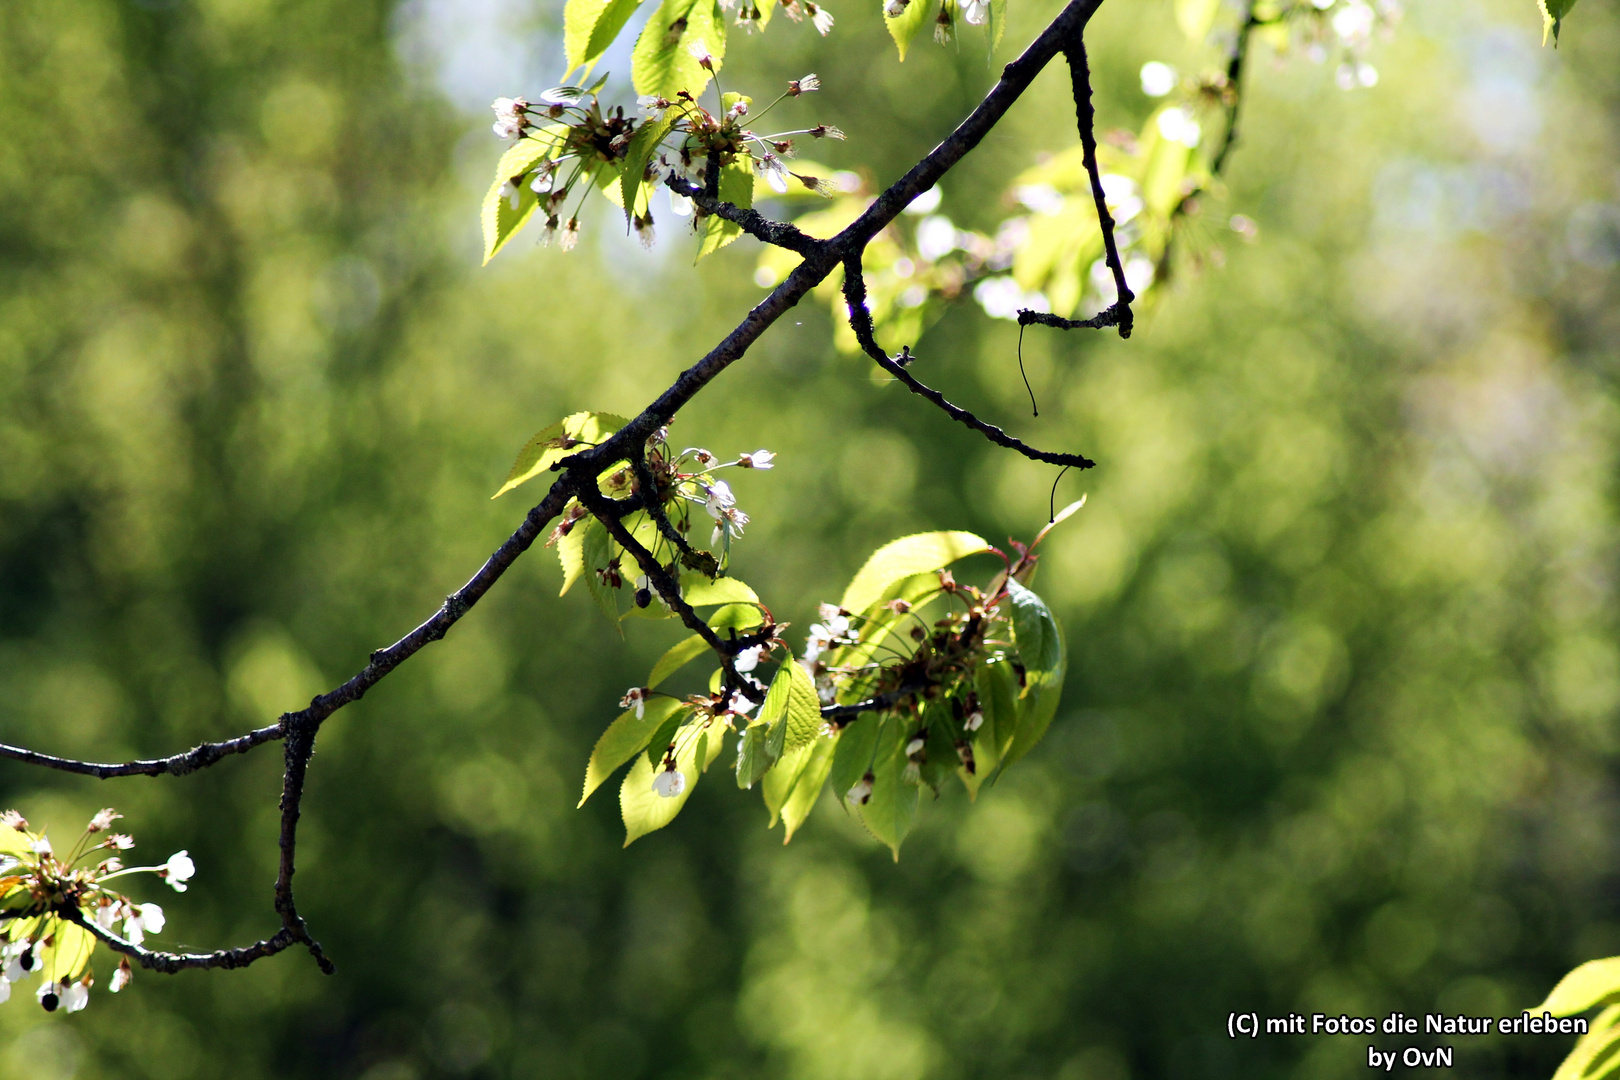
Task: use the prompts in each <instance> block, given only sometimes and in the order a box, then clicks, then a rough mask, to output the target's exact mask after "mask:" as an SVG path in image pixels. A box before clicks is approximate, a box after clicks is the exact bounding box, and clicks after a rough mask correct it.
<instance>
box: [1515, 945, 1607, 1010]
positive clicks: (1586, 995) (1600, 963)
mask: <svg viewBox="0 0 1620 1080" xmlns="http://www.w3.org/2000/svg"><path fill="white" fill-rule="evenodd" d="M1617 995H1620V956H1611V957H1609V958H1608V959H1607V960H1588V961H1587V962H1586V963H1584V964H1582V965H1581V966H1580V967H1578V968H1576V969H1575V970H1574V971H1572V972H1570V973H1569V974H1568V975H1565V976H1564V977H1563V978H1562V979H1559V980H1558V985H1557V986H1555V987H1553V990H1552V993H1550V994H1548V995H1547V1000H1546V1001H1543V1002H1542V1003H1541V1004H1540V1005H1537V1006H1536V1007H1535V1008H1534V1009H1532V1010H1531V1011H1532V1012H1538V1013H1540V1012H1550V1013H1552V1014H1553V1015H1554V1016H1574V1015H1575V1014H1576V1013H1579V1012H1585V1011H1586V1010H1587V1009H1590V1008H1591V1007H1592V1006H1594V1005H1602V1004H1607V1003H1609V1002H1608V999H1609V998H1610V997H1613V996H1617Z"/></svg>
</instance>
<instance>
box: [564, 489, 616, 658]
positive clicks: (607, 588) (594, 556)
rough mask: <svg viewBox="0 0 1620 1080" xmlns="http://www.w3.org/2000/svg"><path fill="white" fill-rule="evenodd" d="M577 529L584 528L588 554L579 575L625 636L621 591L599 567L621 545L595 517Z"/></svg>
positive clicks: (584, 543)
mask: <svg viewBox="0 0 1620 1080" xmlns="http://www.w3.org/2000/svg"><path fill="white" fill-rule="evenodd" d="M574 528H575V529H576V530H583V532H584V534H585V535H584V536H583V537H582V538H581V548H582V554H583V555H584V557H585V572H584V573H583V574H581V575H580V576H581V577H583V578H584V579H585V588H586V589H587V590H589V591H590V594H591V599H592V600H595V601H596V606H597V607H599V608H601V609H602V614H604V615H606V616H607V618H608V622H610V623H612V624H613V629H614V631H615V632H617V633H618V635H619V636H620V637H623V636H624V628H623V627H621V626H620V625H619V590H618V589H615V588H613V587H612V586H611V585H608V584H607V583H606V582H604V581H603V580H602V575H601V574H599V573H597V571H598V570H601V569H604V568H606V567H607V566H608V564H609V563H610V562H611V561H612V560H613V558H614V557H615V556H616V555H617V554H618V546H617V545H616V544H614V542H613V537H611V536H609V535H608V531H607V529H606V528H604V527H603V525H602V523H601V522H600V521H598V520H596V519H595V518H586V519H585V520H584V521H583V522H581V523H580V524H579V525H576V526H574Z"/></svg>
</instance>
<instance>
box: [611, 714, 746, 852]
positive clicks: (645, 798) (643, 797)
mask: <svg viewBox="0 0 1620 1080" xmlns="http://www.w3.org/2000/svg"><path fill="white" fill-rule="evenodd" d="M704 725H708V727H707V730H706V731H702V732H700V731H699V730H698V729H699V728H701V727H703V726H704ZM677 742H678V743H679V749H678V750H677V751H676V754H675V767H676V768H677V769H679V770H680V771H681V773H682V774H683V775H684V776H685V777H686V787H685V789H684V790H683V791H682V792H681V793H680V794H679V795H676V796H675V797H674V798H670V799H666V798H664V797H663V796H662V795H660V794H658V793H657V792H656V791H654V790H653V786H652V784H653V778H654V776H656V775H657V771H658V768H659V767H658V766H654V765H651V764H649V763H648V762H647V756H646V755H645V754H643V755H641V756H639V757H637V758H636V763H635V764H634V765H632V766H630V771H629V772H628V773H626V774H625V777H624V783H623V784H621V785H620V786H619V813H620V815H621V816H622V817H623V818H624V846H625V847H629V846H630V845H631V844H632V843H634V842H635V841H636V840H637V839H639V838H640V837H643V836H646V835H647V834H648V833H650V832H654V831H656V830H658V829H662V828H663V827H664V826H665V825H668V824H669V823H670V822H671V821H674V820H675V815H677V814H679V813H680V812H681V807H683V806H685V805H686V800H687V799H688V798H690V797H691V795H692V791H693V789H694V788H696V787H697V782H698V778H699V777H700V776H701V775H702V774H703V771H704V770H705V769H707V768H708V767H709V764H710V763H711V762H712V761H714V759H715V758H717V757H719V756H720V750H721V748H722V747H723V746H724V744H725V729H724V728H723V727H721V726H719V725H717V724H715V723H714V721H713V720H701V721H694V722H693V723H691V724H688V725H687V726H686V727H685V728H682V729H681V732H680V734H679V736H678V738H677ZM700 754H701V757H700V756H699V755H700Z"/></svg>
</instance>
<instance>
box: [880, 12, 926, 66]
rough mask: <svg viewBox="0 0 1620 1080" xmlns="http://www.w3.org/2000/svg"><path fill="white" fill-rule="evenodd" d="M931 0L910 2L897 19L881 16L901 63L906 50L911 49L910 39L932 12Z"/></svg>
mask: <svg viewBox="0 0 1620 1080" xmlns="http://www.w3.org/2000/svg"><path fill="white" fill-rule="evenodd" d="M934 7H935V5H934V2H933V0H911V2H910V3H908V4H907V5H906V10H904V11H902V12H901V13H900V15H899V16H898V17H897V18H893V19H891V18H889V16H888V15H887V14H885V15H884V16H883V23H884V25H885V26H887V27H888V28H889V36H890V37H892V38H894V44H895V48H897V49H899V50H900V60H901V62H902V63H904V62H905V59H906V50H907V49H909V48H910V47H911V39H912V38H914V37H916V36H917V31H918V30H921V29H922V27H923V23H925V22H927V21H928V19H929V16H931V15H932V14H933V11H934Z"/></svg>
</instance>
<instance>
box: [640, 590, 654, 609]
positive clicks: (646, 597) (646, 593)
mask: <svg viewBox="0 0 1620 1080" xmlns="http://www.w3.org/2000/svg"><path fill="white" fill-rule="evenodd" d="M650 603H652V590H651V589H637V590H636V607H638V608H644V607H646V606H647V605H648V604H650Z"/></svg>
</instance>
